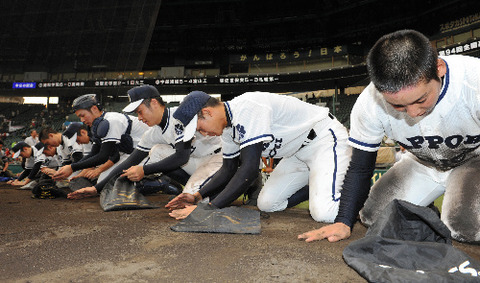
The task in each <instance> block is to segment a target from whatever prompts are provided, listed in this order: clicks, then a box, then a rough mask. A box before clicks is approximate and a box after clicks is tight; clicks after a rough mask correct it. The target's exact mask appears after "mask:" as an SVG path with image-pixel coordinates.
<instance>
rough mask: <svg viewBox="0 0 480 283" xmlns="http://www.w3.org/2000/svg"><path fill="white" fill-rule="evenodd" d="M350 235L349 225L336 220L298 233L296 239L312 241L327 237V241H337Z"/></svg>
mask: <svg viewBox="0 0 480 283" xmlns="http://www.w3.org/2000/svg"><path fill="white" fill-rule="evenodd" d="M350 235H351V230H350V227H348V226H347V225H345V224H343V223H341V222H337V223H334V224H330V225H327V226H324V227H322V228H320V229H316V230H312V231H309V232H306V233H303V234H300V235H298V239H299V240H305V242H313V241H319V240H323V239H327V240H328V241H329V242H337V241H340V240H343V239H347V238H349V237H350Z"/></svg>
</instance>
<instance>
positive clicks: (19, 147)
mask: <svg viewBox="0 0 480 283" xmlns="http://www.w3.org/2000/svg"><path fill="white" fill-rule="evenodd" d="M24 147H30V145H29V144H28V143H26V142H24V141H21V142H18V143H16V144H15V146H14V147H12V151H13V158H17V157H19V156H20V152H22V149H23V148H24Z"/></svg>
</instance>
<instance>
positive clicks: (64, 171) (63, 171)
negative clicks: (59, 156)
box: [52, 165, 73, 181]
mask: <svg viewBox="0 0 480 283" xmlns="http://www.w3.org/2000/svg"><path fill="white" fill-rule="evenodd" d="M72 173H73V170H72V166H70V165H65V166H63V167H62V168H60V169H59V170H58V171H57V173H55V175H53V177H52V178H53V179H54V180H55V181H61V180H64V179H66V178H67V177H68V176H70V175H72Z"/></svg>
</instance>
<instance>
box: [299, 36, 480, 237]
mask: <svg viewBox="0 0 480 283" xmlns="http://www.w3.org/2000/svg"><path fill="white" fill-rule="evenodd" d="M367 66H368V71H369V74H370V78H371V80H372V82H371V83H370V85H369V86H368V87H367V88H366V89H365V90H364V91H363V92H362V93H361V95H360V97H359V98H358V99H357V101H356V103H355V105H354V107H353V110H352V113H351V131H350V138H349V142H350V144H351V145H352V146H353V148H354V149H353V154H352V161H351V164H350V169H349V171H348V174H347V176H346V179H345V184H344V187H343V191H342V197H341V202H340V210H339V212H338V216H337V217H336V219H335V222H336V223H335V224H332V225H328V226H325V227H322V228H320V229H318V230H313V231H310V232H307V233H305V234H302V235H300V236H299V238H301V239H306V240H307V241H313V240H320V239H324V238H326V239H328V240H329V241H338V240H341V239H345V238H348V237H349V236H350V233H351V227H352V226H353V224H354V222H355V221H356V218H357V214H358V212H359V211H360V209H361V208H362V206H363V209H362V211H361V212H360V217H361V221H362V222H363V223H365V224H366V225H371V224H372V223H373V222H375V220H376V219H377V217H378V216H379V214H380V213H381V212H382V210H383V209H384V208H385V207H386V206H387V204H388V203H390V202H391V201H392V200H393V199H402V200H406V201H409V202H411V203H414V204H417V205H422V206H426V205H429V204H430V203H432V202H433V201H434V200H435V199H436V198H438V197H439V196H440V195H442V194H443V193H445V195H444V199H443V206H442V214H441V219H442V221H443V222H444V223H445V224H446V225H447V227H448V228H449V229H450V230H451V231H452V237H453V238H454V239H456V240H458V241H467V242H478V241H480V232H479V231H480V207H479V204H480V202H479V200H480V193H479V192H480V185H479V184H480V175H479V174H478V170H479V169H478V168H480V167H479V165H480V157H479V154H480V149H479V148H480V60H479V59H477V58H472V57H468V56H459V55H453V56H447V57H441V58H439V57H438V56H437V53H436V51H435V50H434V48H433V47H432V46H431V44H430V42H429V40H428V39H427V38H426V37H425V36H424V35H422V34H421V33H419V32H416V31H413V30H401V31H397V32H394V33H391V34H387V35H385V36H383V37H382V38H380V39H379V40H378V41H377V43H376V44H375V45H374V46H373V48H372V49H371V50H370V52H369V55H368V58H367ZM384 135H387V136H388V137H390V138H391V139H393V140H395V141H397V142H398V143H399V144H400V145H401V146H403V147H404V148H406V149H407V151H408V153H407V154H405V155H404V156H403V158H402V159H401V160H400V161H399V162H397V163H395V165H394V166H393V167H392V168H390V169H389V170H388V171H387V173H386V174H384V175H383V176H382V178H380V180H379V181H377V182H376V183H375V185H374V186H373V187H372V188H371V189H370V178H371V176H372V174H373V171H374V169H375V157H376V152H377V150H378V148H379V145H380V142H381V140H382V138H383V136H384ZM367 197H368V198H367Z"/></svg>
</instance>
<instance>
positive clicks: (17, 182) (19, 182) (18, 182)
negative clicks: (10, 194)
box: [10, 180, 27, 186]
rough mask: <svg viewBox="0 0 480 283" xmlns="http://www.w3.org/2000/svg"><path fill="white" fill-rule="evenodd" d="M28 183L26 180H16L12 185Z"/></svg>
mask: <svg viewBox="0 0 480 283" xmlns="http://www.w3.org/2000/svg"><path fill="white" fill-rule="evenodd" d="M26 184H27V181H26V180H22V181H19V180H14V181H13V182H12V183H11V184H10V185H12V186H24V185H26Z"/></svg>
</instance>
